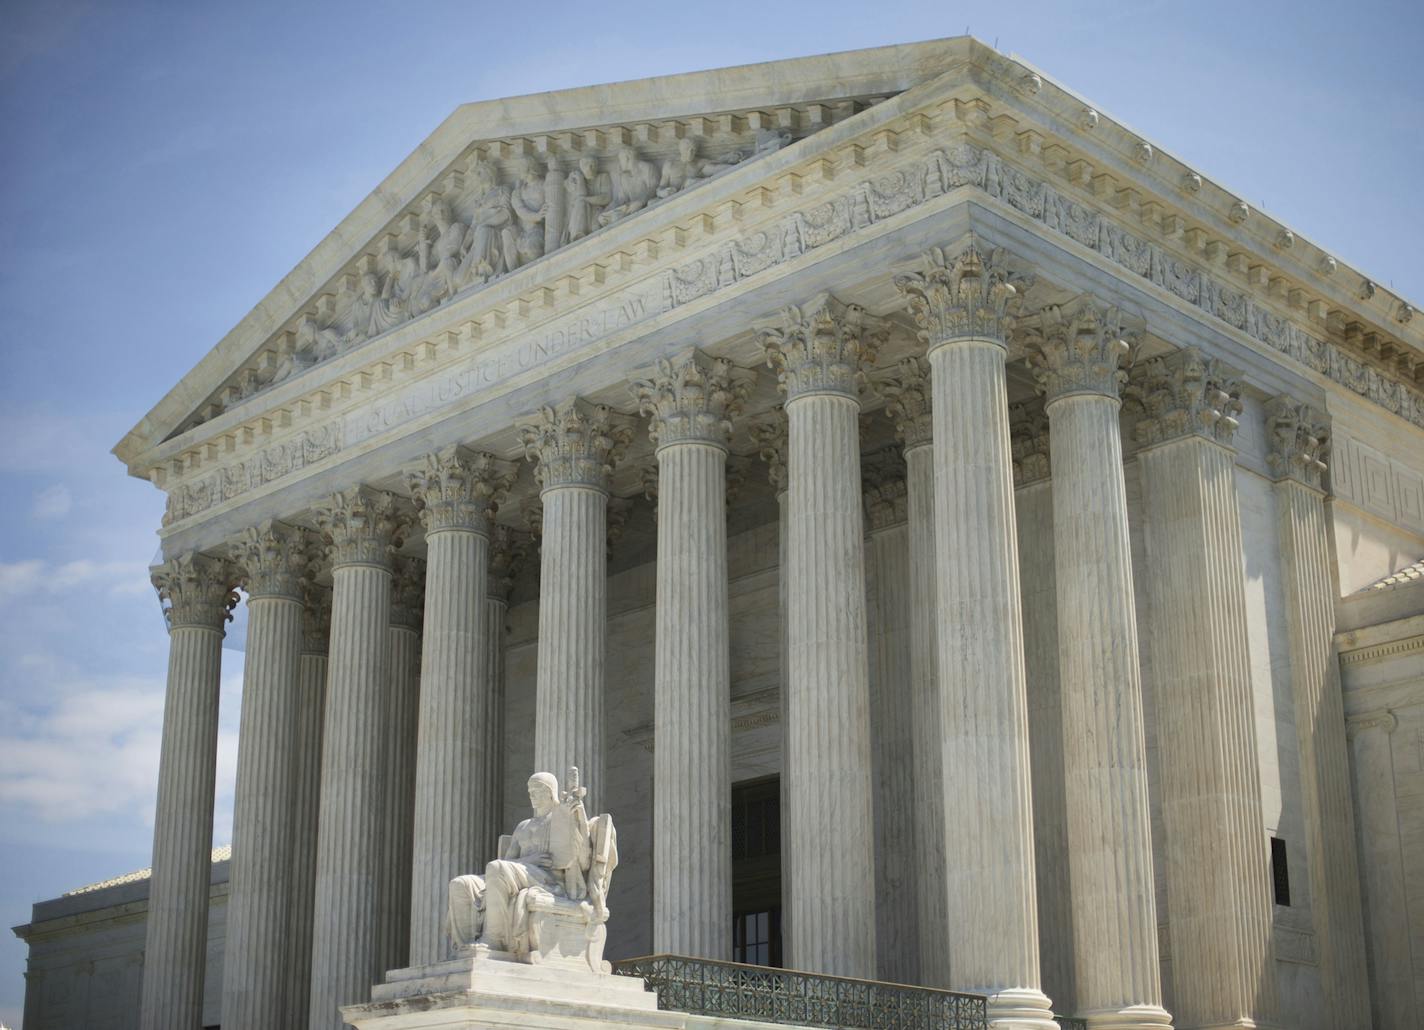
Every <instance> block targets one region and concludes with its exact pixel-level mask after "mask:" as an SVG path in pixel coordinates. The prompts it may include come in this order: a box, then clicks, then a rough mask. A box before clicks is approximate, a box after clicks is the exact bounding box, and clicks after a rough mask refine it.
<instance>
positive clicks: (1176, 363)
mask: <svg viewBox="0 0 1424 1030" xmlns="http://www.w3.org/2000/svg"><path fill="white" fill-rule="evenodd" d="M1239 375H1240V373H1239V372H1237V370H1236V369H1234V368H1231V367H1230V366H1228V365H1226V364H1224V363H1222V362H1221V361H1218V360H1217V359H1216V358H1209V357H1206V356H1205V355H1203V354H1202V353H1201V351H1199V350H1197V349H1196V348H1195V347H1184V348H1182V349H1181V350H1179V351H1177V352H1175V353H1173V354H1167V355H1163V356H1161V357H1156V358H1149V359H1148V360H1146V361H1144V362H1142V364H1140V365H1138V366H1137V367H1136V368H1134V369H1133V370H1132V373H1131V375H1130V376H1129V377H1128V382H1127V386H1126V387H1125V388H1124V390H1123V396H1124V397H1125V398H1127V399H1128V400H1130V401H1131V402H1132V403H1133V404H1134V405H1135V406H1136V407H1138V408H1139V409H1140V410H1141V411H1142V412H1143V417H1142V419H1141V420H1139V421H1138V423H1137V425H1136V426H1135V427H1134V429H1133V435H1134V436H1135V437H1136V438H1137V442H1138V443H1139V444H1141V445H1142V446H1144V447H1150V446H1152V445H1153V444H1159V443H1167V442H1169V441H1171V440H1179V439H1181V438H1183V437H1187V436H1200V437H1202V438H1203V439H1206V440H1211V441H1214V442H1216V443H1219V444H1221V445H1223V446H1225V447H1230V446H1231V440H1232V437H1233V436H1234V435H1235V433H1236V428H1237V426H1239V425H1240V424H1241V423H1240V421H1239V420H1238V418H1237V416H1239V415H1240V414H1241V410H1242V406H1241V382H1240V379H1239V378H1238V377H1239Z"/></svg>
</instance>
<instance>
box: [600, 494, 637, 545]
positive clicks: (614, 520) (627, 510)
mask: <svg viewBox="0 0 1424 1030" xmlns="http://www.w3.org/2000/svg"><path fill="white" fill-rule="evenodd" d="M632 514H633V499H632V498H631V497H610V498H608V510H607V512H606V514H605V515H604V518H605V520H606V522H605V530H606V532H607V535H608V556H609V557H610V558H611V557H613V549H614V548H615V547H616V546H617V545H618V541H620V540H622V539H623V533H624V531H625V530H626V529H627V528H628V518H629V516H630V515H632Z"/></svg>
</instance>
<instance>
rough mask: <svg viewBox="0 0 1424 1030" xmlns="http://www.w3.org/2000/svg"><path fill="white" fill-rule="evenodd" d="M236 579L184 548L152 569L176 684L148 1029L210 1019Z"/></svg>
mask: <svg viewBox="0 0 1424 1030" xmlns="http://www.w3.org/2000/svg"><path fill="white" fill-rule="evenodd" d="M235 578H236V574H235V572H234V570H232V569H231V568H230V567H229V566H228V565H227V564H226V563H225V562H223V561H221V560H219V559H215V558H209V557H207V556H206V555H202V554H188V555H184V556H182V557H180V558H175V559H173V560H171V561H168V562H165V563H164V564H162V565H159V566H157V567H156V568H154V569H153V585H154V587H155V588H157V590H158V596H159V599H160V600H161V601H165V602H167V604H168V607H167V608H166V609H165V610H164V615H165V617H166V618H167V619H168V689H167V695H166V698H165V700H164V703H163V743H162V745H161V750H160V751H159V759H158V804H157V807H156V808H155V810H154V821H153V875H152V877H151V878H150V879H149V890H148V927H147V931H146V934H147V942H146V944H145V946H144V955H145V962H144V974H143V997H142V1001H141V1003H140V1010H139V1011H140V1015H139V1025H140V1026H141V1027H143V1028H144V1030H172V1028H174V1027H180V1028H191V1027H197V1026H200V1025H201V1024H202V1016H203V973H204V971H205V969H206V968H207V964H208V880H209V878H210V877H211V875H212V849H213V790H214V785H215V780H216V777H217V747H218V686H219V683H220V680H221V676H222V640H223V623H225V622H226V621H227V620H228V619H230V618H231V617H232V616H231V615H230V614H229V613H230V612H231V610H232V607H233V605H234V604H236V603H237V595H236V594H234V593H233V592H232V586H233V582H234V581H235Z"/></svg>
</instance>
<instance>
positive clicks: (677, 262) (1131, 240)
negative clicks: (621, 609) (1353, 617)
mask: <svg viewBox="0 0 1424 1030" xmlns="http://www.w3.org/2000/svg"><path fill="white" fill-rule="evenodd" d="M942 86H943V84H940V85H938V86H935V87H934V88H933V89H932V88H930V87H924V88H923V89H921V88H919V87H917V88H916V89H913V90H910V91H909V92H908V93H906V94H902V95H901V96H899V97H895V98H893V99H892V100H888V101H885V102H884V103H882V104H880V105H877V106H876V107H874V108H871V109H869V110H867V111H865V112H863V113H862V114H860V115H857V116H855V117H854V118H852V119H850V120H848V121H847V122H845V123H842V124H839V125H836V126H833V127H832V128H829V129H826V130H823V131H822V132H820V133H817V134H816V135H814V136H811V137H808V138H807V139H805V140H802V141H799V142H798V143H796V144H793V145H792V146H791V147H788V148H786V150H785V151H782V152H780V153H777V154H773V155H771V156H770V157H769V158H767V159H765V167H764V168H763V169H762V170H761V171H762V173H764V177H762V178H761V179H760V180H759V181H752V180H751V179H750V178H748V179H746V180H745V181H742V180H738V181H733V180H734V177H735V176H740V175H742V174H743V173H742V172H733V173H728V174H727V175H726V176H723V177H722V178H720V179H718V180H716V181H714V182H712V183H709V184H707V185H705V186H702V187H699V188H698V189H697V190H695V191H692V192H691V193H690V194H688V195H687V196H681V197H679V198H676V199H675V200H674V201H672V202H669V203H667V204H665V205H662V206H659V207H657V208H653V209H649V210H646V211H644V212H641V213H639V214H637V215H635V216H633V217H632V218H630V219H628V222H629V223H630V224H629V225H628V226H626V227H624V228H623V229H622V230H620V232H619V233H610V234H609V236H608V239H607V240H606V241H604V242H605V243H606V244H607V247H606V248H604V251H603V253H602V254H601V255H600V256H598V257H597V258H596V259H594V260H592V261H589V260H587V257H588V255H589V254H594V253H596V251H597V249H596V248H585V250H583V251H582V252H580V254H573V253H568V252H571V251H574V250H576V249H577V248H578V247H582V246H583V245H584V244H588V243H590V241H593V240H596V239H597V237H590V238H589V239H587V240H584V241H580V243H579V244H577V245H572V246H570V247H567V248H564V250H561V251H559V252H556V253H555V254H554V255H552V256H551V257H550V258H547V259H545V261H546V262H548V266H547V268H544V269H543V272H544V273H545V274H543V275H542V276H536V275H534V274H533V273H534V272H536V271H539V270H540V269H539V266H530V267H528V268H525V269H521V270H519V272H517V273H514V274H512V275H509V276H507V277H505V278H504V279H502V280H499V281H497V282H496V283H493V284H491V285H490V286H487V287H485V288H483V289H481V290H478V291H475V292H474V294H472V295H470V296H465V297H462V298H458V299H457V300H456V301H454V302H452V303H450V304H447V305H445V306H444V307H442V308H439V309H437V310H436V311H435V312H432V313H430V314H429V315H426V316H423V317H422V318H421V319H418V320H416V321H415V322H412V323H408V324H407V325H406V326H403V327H401V329H399V330H396V331H394V333H393V334H391V335H390V337H389V338H384V337H383V338H381V339H380V340H373V341H370V342H369V343H368V344H365V345H363V346H362V347H361V348H358V351H356V352H353V353H352V354H349V355H346V356H345V357H344V358H342V359H339V360H338V361H337V362H333V363H332V364H331V366H330V367H329V368H327V367H326V366H318V369H314V370H311V371H309V372H308V373H305V374H304V375H303V376H299V377H297V379H296V380H294V381H292V382H290V383H287V384H283V387H282V388H279V389H278V390H274V391H272V392H271V396H270V397H268V396H267V395H259V396H258V397H256V398H253V402H263V403H261V404H258V403H252V402H249V404H250V407H249V406H248V405H244V407H243V408H241V409H239V410H236V411H234V412H229V413H227V414H226V415H224V416H222V417H221V418H219V419H217V420H214V422H213V423H210V424H208V425H207V428H206V429H205V428H204V427H201V426H200V427H198V428H197V429H195V430H193V431H191V432H190V433H187V434H184V436H183V437H182V438H180V439H177V440H175V441H172V442H171V443H170V444H166V445H164V446H163V447H160V448H158V449H156V450H155V451H154V452H153V453H152V454H151V455H150V456H149V457H150V458H151V459H152V460H153V461H154V464H153V465H152V466H150V470H149V471H150V474H151V475H152V478H154V479H155V481H156V482H158V484H159V485H160V486H162V487H163V488H165V489H168V490H170V492H172V491H174V490H176V489H178V488H179V487H180V486H181V488H182V489H183V490H185V491H187V498H186V500H185V502H184V503H180V504H178V505H176V506H175V508H176V512H181V513H182V514H176V515H175V517H174V519H173V521H175V522H177V521H182V520H183V519H187V518H191V517H194V516H197V515H199V514H202V513H203V512H205V511H208V510H210V509H217V508H220V507H221V506H223V505H225V504H226V503H227V502H230V501H233V500H235V499H236V498H237V497H238V496H240V495H242V494H244V493H248V492H250V491H254V490H256V489H258V488H266V487H267V485H268V484H270V483H273V482H276V481H278V480H281V479H283V478H285V477H286V476H289V475H291V474H292V473H293V472H295V471H297V470H299V469H304V468H313V467H316V466H321V467H325V466H327V465H330V464H332V463H334V462H335V461H338V460H341V454H342V452H343V449H344V448H346V447H348V446H349V444H348V442H347V441H345V440H344V439H343V426H344V424H345V423H344V421H343V418H344V415H345V413H347V412H349V411H351V410H352V409H354V408H355V407H357V406H358V405H361V404H367V403H369V402H370V401H371V399H372V398H374V397H375V396H377V395H378V394H383V393H384V394H387V395H390V394H393V393H394V392H395V391H396V390H397V389H399V388H401V387H402V386H404V384H414V383H425V384H429V386H430V388H431V389H438V388H442V387H443V386H451V383H452V382H453V381H446V382H445V383H440V382H437V380H439V379H440V377H441V376H442V374H443V370H447V369H450V368H452V367H454V368H459V367H461V366H462V365H463V367H464V368H465V369H466V373H467V374H466V381H465V383H464V384H463V386H462V385H461V384H459V383H454V384H453V387H452V388H454V389H456V390H460V389H464V390H467V391H469V392H476V391H478V390H480V389H481V388H482V387H483V386H485V385H486V384H485V383H484V382H482V381H481V377H482V376H483V375H484V374H485V373H483V372H482V371H481V366H480V365H479V364H478V361H477V358H476V356H477V355H480V354H488V353H491V352H493V351H495V350H496V349H497V348H498V347H500V346H505V345H506V341H509V340H511V339H514V338H516V337H519V338H526V339H527V338H530V337H531V336H533V335H535V334H534V331H535V330H538V329H539V328H541V327H549V326H551V325H552V326H555V328H554V329H552V330H550V331H549V332H548V333H547V334H546V335H547V337H548V338H549V339H554V338H556V337H557V336H558V334H559V333H560V332H566V330H560V329H558V328H557V326H558V325H560V324H563V325H573V324H575V323H574V322H570V321H569V319H570V318H571V317H576V318H578V319H579V320H580V323H581V322H583V321H586V320H587V319H590V318H592V319H594V320H595V321H597V320H599V319H603V320H604V321H605V322H608V321H609V320H610V319H611V328H609V329H608V331H609V332H612V331H616V330H617V328H619V326H620V325H621V324H623V323H622V321H621V317H622V316H620V315H618V314H613V315H610V314H609V310H610V309H609V308H608V306H607V304H605V305H604V306H603V307H600V299H601V298H605V297H607V296H608V295H609V294H612V295H613V296H614V297H615V298H617V297H623V298H627V297H629V296H631V295H632V294H630V291H635V290H636V291H641V294H640V297H641V298H642V300H645V301H646V302H647V304H648V305H650V307H649V309H648V311H647V312H644V314H643V315H639V316H638V317H644V315H646V314H649V313H660V312H665V311H671V310H673V309H675V308H677V307H680V306H682V305H684V304H687V303H690V302H692V301H694V300H699V299H701V298H704V297H708V296H711V295H713V294H715V293H717V292H719V291H721V290H725V289H727V288H729V287H732V286H736V285H738V284H739V283H740V282H742V281H743V280H745V279H747V278H750V277H751V276H755V275H758V274H760V273H762V272H765V271H767V270H768V269H770V268H773V267H775V266H777V265H780V264H783V263H785V262H788V261H791V260H794V259H795V258H798V257H800V256H801V255H802V254H805V253H808V252H809V251H811V250H814V249H817V248H819V247H822V246H825V245H827V244H829V243H832V242H834V241H837V240H840V239H843V238H844V237H846V236H848V235H850V234H851V233H853V232H855V231H857V230H859V229H861V228H864V227H866V226H869V225H872V224H875V223H876V222H879V221H882V220H884V219H886V218H891V217H895V216H897V215H900V214H902V213H903V212H906V211H908V210H910V209H912V208H914V207H917V206H919V205H922V204H925V203H927V202H929V201H931V200H934V199H937V198H938V197H940V196H943V195H945V194H946V193H948V192H952V191H954V190H958V189H962V188H964V187H970V188H972V189H977V190H978V191H980V192H981V193H982V194H984V195H987V196H988V197H989V198H991V199H994V200H998V201H1000V202H1002V203H1004V204H1006V205H1007V206H1008V207H1010V208H1012V209H1015V210H1018V211H1019V212H1020V213H1021V214H1024V215H1026V216H1028V217H1029V218H1030V219H1032V220H1033V221H1036V222H1038V223H1041V224H1044V225H1045V227H1046V228H1048V229H1051V230H1053V231H1054V232H1055V233H1057V234H1058V235H1060V236H1066V237H1068V239H1070V240H1072V241H1074V242H1076V243H1078V244H1081V245H1083V246H1086V247H1089V248H1090V249H1092V250H1094V251H1096V252H1097V253H1098V254H1099V255H1100V256H1102V257H1104V258H1106V259H1107V260H1109V261H1111V262H1113V263H1114V264H1116V265H1118V266H1119V267H1122V268H1124V269H1126V270H1130V271H1133V272H1134V273H1136V274H1137V275H1138V276H1140V277H1142V278H1146V279H1149V280H1151V281H1152V283H1153V284H1154V285H1156V286H1158V287H1160V288H1162V289H1164V290H1166V291H1168V292H1169V293H1171V294H1172V295H1174V296H1176V297H1177V298H1179V299H1182V300H1185V301H1187V302H1189V303H1190V304H1192V305H1193V306H1195V307H1197V308H1199V309H1201V310H1203V311H1204V312H1205V313H1206V314H1209V315H1212V316H1213V317H1216V318H1219V319H1221V320H1222V321H1225V322H1226V323H1227V324H1228V325H1231V326H1232V327H1233V328H1236V329H1238V330H1239V331H1242V332H1244V333H1245V334H1246V335H1247V336H1249V337H1251V338H1252V339H1254V340H1256V341H1257V342H1258V343H1260V344H1263V345H1264V346H1265V347H1266V348H1268V349H1269V350H1271V351H1274V352H1276V353H1277V354H1284V355H1286V356H1287V357H1291V358H1293V359H1295V360H1297V361H1299V362H1301V363H1302V364H1304V365H1306V366H1307V367H1309V368H1311V369H1312V370H1314V371H1316V372H1317V373H1319V374H1321V375H1323V376H1326V377H1327V378H1330V379H1332V380H1334V381H1336V382H1337V383H1340V384H1341V385H1343V386H1345V387H1346V388H1348V389H1351V390H1353V391H1354V392H1356V393H1359V394H1361V395H1363V396H1365V397H1367V398H1369V399H1371V400H1374V401H1375V402H1376V403H1379V404H1381V405H1382V406H1384V407H1385V408H1386V410H1392V411H1394V412H1395V413H1396V414H1399V415H1400V416H1401V417H1405V418H1407V419H1409V420H1410V421H1412V422H1414V423H1415V424H1416V425H1421V426H1424V395H1421V394H1419V393H1417V392H1415V391H1414V390H1413V389H1412V388H1407V387H1405V386H1404V385H1403V384H1402V383H1400V382H1398V381H1396V380H1389V379H1386V378H1385V377H1384V376H1383V375H1382V374H1381V373H1380V372H1379V370H1378V369H1375V368H1373V367H1372V366H1368V365H1365V364H1363V363H1362V362H1360V361H1358V360H1356V359H1355V358H1352V357H1350V356H1349V355H1347V354H1345V353H1344V352H1343V351H1342V350H1341V349H1340V348H1339V347H1338V346H1335V345H1332V344H1330V343H1328V342H1326V341H1325V340H1323V339H1320V338H1317V337H1316V336H1312V335H1311V334H1310V333H1309V332H1307V331H1306V330H1305V329H1304V328H1302V327H1301V326H1300V325H1298V324H1297V323H1295V322H1293V321H1291V320H1289V319H1288V318H1285V317H1283V316H1280V315H1278V314H1276V313H1275V311H1274V310H1273V309H1272V307H1271V299H1270V298H1269V297H1268V298H1266V299H1265V300H1260V299H1258V298H1257V297H1256V296H1255V295H1254V294H1253V293H1251V292H1250V291H1249V288H1248V290H1239V289H1236V288H1234V287H1232V286H1230V285H1228V284H1227V283H1225V282H1223V281H1222V280H1221V279H1220V278H1218V276H1217V275H1215V274H1214V273H1213V272H1211V271H1207V270H1206V269H1204V268H1202V267H1199V266H1198V265H1196V264H1193V263H1191V262H1189V261H1188V260H1186V259H1185V258H1183V257H1180V256H1179V244H1180V243H1181V240H1182V239H1184V238H1185V231H1184V232H1183V233H1182V234H1176V235H1164V236H1163V237H1162V238H1160V239H1155V238H1154V239H1148V238H1146V234H1145V233H1143V234H1139V233H1136V232H1130V231H1128V230H1126V229H1124V228H1123V227H1122V225H1121V224H1120V222H1122V221H1124V220H1125V215H1124V213H1123V211H1122V210H1121V209H1113V210H1112V212H1111V213H1109V210H1108V207H1109V206H1108V205H1106V204H1104V203H1103V202H1102V200H1101V198H1099V197H1097V196H1094V195H1093V194H1092V192H1091V190H1089V191H1087V192H1086V193H1084V192H1082V191H1079V192H1078V193H1074V192H1072V191H1070V190H1061V189H1059V188H1058V187H1057V186H1055V185H1052V184H1050V183H1049V182H1048V181H1047V180H1046V179H1045V178H1031V177H1029V176H1028V174H1027V173H1026V172H1025V171H1024V170H1023V168H1022V167H1019V163H1020V162H1021V161H1022V157H1023V155H1022V153H1019V154H1015V155H1014V156H1013V157H1011V158H1006V157H1005V156H1004V154H1003V153H1000V152H999V151H1012V150H1013V149H1014V148H1013V147H1010V146H1006V140H1009V141H1012V140H1017V138H1018V135H1017V134H1016V133H1014V132H1007V130H1005V128H1004V125H1003V123H1002V121H1001V119H1002V117H1007V116H999V120H996V119H995V118H993V117H988V115H987V109H986V105H987V103H988V102H987V101H985V100H983V98H982V96H981V97H972V98H970V99H968V100H964V99H961V98H959V97H954V96H946V95H944V89H943V88H941V87H942ZM977 88H978V87H972V88H971V87H965V86H963V85H962V84H961V91H963V90H964V89H977ZM986 118H987V120H986ZM1017 125H1019V122H1018V121H1014V126H1017ZM1006 132H1007V135H1006ZM1000 137H1004V138H1000ZM956 140H959V141H958V142H956ZM758 163H760V162H758ZM1065 167H1066V166H1065ZM694 200H696V201H697V205H694V204H693V201H694ZM698 205H700V206H698ZM1159 206H1160V205H1159ZM694 208H696V210H695V211H694ZM689 211H692V212H693V213H692V214H691V215H689V214H688V212H689ZM1162 218H1166V216H1165V215H1164V216H1161V217H1160V218H1159V219H1158V224H1159V225H1165V224H1167V223H1166V222H1163V221H1162ZM633 223H636V224H633ZM1198 242H1200V241H1198ZM1208 242H1209V241H1208ZM578 258H582V259H584V260H576V259H578ZM1236 264H1238V265H1239V264H1240V262H1237V263H1236ZM526 273H528V274H526ZM551 277H553V278H552V280H551ZM1248 287H1249V284H1248ZM620 288H621V292H617V291H618V290H619V289H620ZM1258 292H1259V291H1258ZM578 313H583V314H578ZM323 368H325V369H326V372H325V373H324V374H323V375H317V374H316V373H317V372H319V371H320V370H321V369H323ZM538 370H539V369H536V370H535V371H538ZM551 370H552V366H551ZM515 373H516V374H517V373H518V370H515ZM490 374H491V375H496V381H497V382H504V381H505V380H501V379H498V378H497V373H490ZM509 381H510V382H513V380H509ZM297 387H303V389H297ZM269 402H270V404H271V405H273V406H271V407H264V406H263V405H264V404H266V403H269ZM239 416H241V417H239ZM283 430H286V432H285V434H284V433H283V432H282V431H283ZM193 491H196V492H197V493H196V494H194V493H193ZM204 495H205V496H204ZM187 501H191V502H192V503H187Z"/></svg>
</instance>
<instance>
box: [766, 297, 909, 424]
mask: <svg viewBox="0 0 1424 1030" xmlns="http://www.w3.org/2000/svg"><path fill="white" fill-rule="evenodd" d="M758 332H759V336H760V339H761V343H762V346H763V347H764V348H765V350H766V361H767V364H768V365H770V366H771V367H772V368H773V369H775V371H776V373H777V377H778V380H779V383H780V387H781V390H782V392H783V393H784V394H785V395H786V400H787V402H788V403H790V402H791V401H794V400H796V399H797V398H798V397H805V396H807V395H810V394H818V393H830V394H842V395H844V396H848V397H852V398H858V397H859V393H860V387H861V386H863V385H864V384H865V372H866V370H867V369H868V368H870V366H871V365H873V364H874V363H875V355H876V353H877V351H878V345H879V342H880V340H881V339H883V337H884V335H885V332H886V329H885V324H884V323H883V322H882V321H881V320H880V319H878V318H875V317H874V316H872V315H870V314H869V313H867V312H866V311H865V309H864V308H862V307H860V305H858V304H843V303H841V302H840V301H839V300H837V299H836V298H835V297H833V296H831V295H830V294H829V293H823V294H820V295H819V296H817V297H815V298H813V299H812V300H811V301H809V302H808V303H806V304H805V305H802V306H800V307H796V306H792V307H789V308H786V309H785V310H784V311H782V313H781V315H780V317H779V318H777V319H775V320H773V321H771V322H768V323H763V324H762V325H761V326H760V327H759V330H758Z"/></svg>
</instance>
